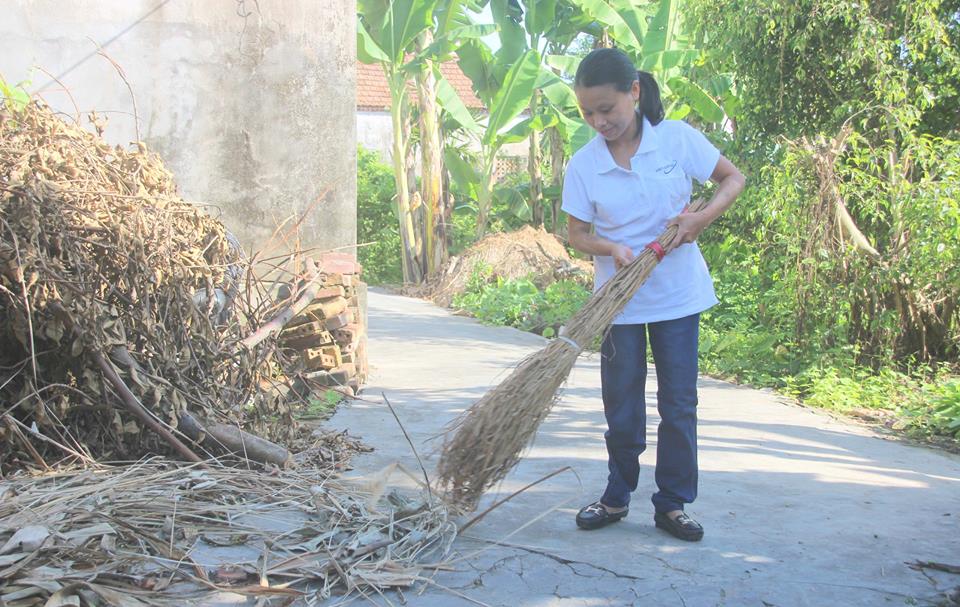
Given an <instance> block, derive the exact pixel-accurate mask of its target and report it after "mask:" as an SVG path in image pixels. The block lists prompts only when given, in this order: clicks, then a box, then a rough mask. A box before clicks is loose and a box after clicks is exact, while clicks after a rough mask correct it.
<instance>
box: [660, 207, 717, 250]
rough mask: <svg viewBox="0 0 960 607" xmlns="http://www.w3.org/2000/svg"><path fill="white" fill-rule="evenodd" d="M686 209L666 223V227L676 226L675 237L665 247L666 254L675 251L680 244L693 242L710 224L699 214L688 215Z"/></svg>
mask: <svg viewBox="0 0 960 607" xmlns="http://www.w3.org/2000/svg"><path fill="white" fill-rule="evenodd" d="M687 208H688V207H684V209H683V211H681V212H680V214H679V215H677V216H676V217H674V218H673V219H671V220H670V221H669V222H668V223H667V227H668V228H669V227H670V226H674V225H675V226H677V235H676V236H675V237H674V239H673V241H672V242H671V243H670V244H669V245H668V246H667V247H666V252H667V253H669V252H670V251H672V250H674V249H676V248H677V247H679V246H680V245H682V244H687V243H688V242H693V241H695V240H696V239H697V237H699V236H700V232H703V230H704V229H705V228H706V227H707V226H708V225H709V224H710V221H709V219H708V218H707V217H706V216H705V215H704V214H703V213H701V212H697V213H688V212H687Z"/></svg>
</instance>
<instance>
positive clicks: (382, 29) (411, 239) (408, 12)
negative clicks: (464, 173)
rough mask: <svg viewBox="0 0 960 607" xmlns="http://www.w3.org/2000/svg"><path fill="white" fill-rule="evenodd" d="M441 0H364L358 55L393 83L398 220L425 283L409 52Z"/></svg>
mask: <svg viewBox="0 0 960 607" xmlns="http://www.w3.org/2000/svg"><path fill="white" fill-rule="evenodd" d="M435 5H436V0H358V2H357V9H358V11H359V15H358V17H359V18H358V21H357V56H358V57H359V59H360V60H361V61H363V62H364V63H377V64H379V65H380V66H381V67H382V68H383V73H384V75H385V76H386V79H387V84H388V86H389V88H390V119H391V124H392V127H393V146H392V152H393V177H394V181H395V183H396V189H397V199H396V200H397V220H398V223H399V226H400V242H401V246H402V248H403V250H402V260H403V280H404V282H407V283H411V282H412V283H419V282H421V281H422V280H423V278H424V275H425V271H426V268H427V264H426V263H425V262H426V259H425V254H424V251H423V248H422V243H423V239H418V238H417V232H416V229H415V228H414V221H413V213H412V209H411V206H410V191H409V180H408V178H407V171H406V166H405V159H406V157H407V153H408V152H409V146H410V137H409V128H410V127H409V108H410V102H409V99H408V97H407V83H408V81H409V77H408V73H407V71H406V70H404V66H405V64H406V61H405V57H406V54H407V53H408V52H410V51H412V50H413V49H414V43H415V41H416V40H417V38H418V36H420V34H421V33H422V32H423V31H424V30H426V29H427V28H429V27H430V26H431V23H432V15H433V9H434V7H435Z"/></svg>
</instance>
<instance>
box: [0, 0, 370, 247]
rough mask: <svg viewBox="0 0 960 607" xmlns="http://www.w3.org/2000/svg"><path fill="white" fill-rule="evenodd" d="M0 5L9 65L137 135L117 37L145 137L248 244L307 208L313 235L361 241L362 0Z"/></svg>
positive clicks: (102, 0) (193, 194) (323, 242)
mask: <svg viewBox="0 0 960 607" xmlns="http://www.w3.org/2000/svg"><path fill="white" fill-rule="evenodd" d="M157 7H159V8H157ZM238 8H239V9H240V10H243V9H245V10H246V11H248V12H249V14H248V15H247V16H246V17H242V16H240V15H238ZM154 9H156V10H154ZM151 11H152V12H151ZM0 14H2V15H3V18H2V19H0V74H2V75H3V76H4V78H5V79H6V80H8V81H13V82H16V81H19V80H23V79H26V78H29V79H30V80H31V81H32V85H31V86H30V87H28V88H29V90H32V91H39V92H40V94H41V96H42V97H43V98H44V99H46V100H47V102H48V103H50V104H51V105H53V106H54V107H55V108H57V109H59V110H61V111H63V112H66V113H69V114H71V115H76V113H77V110H79V112H80V113H81V114H82V113H85V112H89V111H90V110H96V111H97V112H98V113H100V114H102V115H103V116H105V117H107V118H108V119H109V123H108V127H107V131H106V133H105V135H106V136H107V138H108V139H110V140H111V142H113V143H121V144H126V143H128V142H130V141H133V140H134V139H135V138H136V125H135V121H134V117H133V113H134V104H133V101H132V100H131V94H130V91H128V90H127V86H126V84H125V83H124V82H123V80H122V79H121V78H120V77H119V76H118V74H117V70H116V69H115V68H114V67H113V66H112V65H111V64H110V63H109V62H108V61H107V60H106V59H104V58H103V57H100V56H97V55H96V54H95V50H96V46H95V44H94V42H93V41H96V42H97V43H99V44H101V45H104V47H105V48H104V50H105V52H106V53H107V54H108V55H109V56H110V57H111V58H112V59H113V60H114V61H116V63H117V64H118V65H119V66H120V67H122V68H123V70H124V72H125V74H126V78H127V80H128V81H129V84H130V87H131V88H132V92H133V97H134V98H135V99H136V110H137V113H138V115H139V129H140V134H141V138H142V139H143V140H144V141H146V143H147V145H148V146H149V147H151V148H152V149H154V150H156V151H158V152H159V153H160V154H161V156H163V158H164V160H165V161H166V163H167V166H168V168H170V169H171V170H172V171H173V173H174V175H175V176H176V178H177V181H178V183H179V184H180V188H181V191H182V193H183V195H184V197H185V198H187V199H189V200H195V201H200V202H205V203H209V204H211V205H215V206H216V207H217V208H219V209H220V211H221V212H222V219H223V221H224V222H225V223H226V224H227V226H228V227H229V228H230V229H231V230H232V231H234V232H235V233H236V234H237V236H238V237H239V238H240V239H241V241H242V242H243V243H244V245H245V246H246V247H247V248H250V247H256V248H259V247H260V246H262V245H263V244H264V243H265V242H266V241H267V239H268V238H269V236H270V234H271V233H273V231H274V229H275V227H276V226H277V225H278V224H279V223H281V222H283V221H285V220H287V219H288V218H290V217H293V216H298V215H299V214H301V213H303V212H304V211H306V210H309V212H308V216H307V220H306V221H305V222H304V224H303V231H302V234H303V245H304V246H319V247H325V248H326V247H339V246H344V245H352V244H355V242H356V153H355V151H356V125H355V121H354V110H355V93H354V89H355V61H356V34H355V31H356V28H355V25H354V20H355V15H356V0H323V1H322V2H316V1H315V0H284V1H283V2H263V1H262V0H261V1H260V2H259V10H258V8H257V6H256V3H254V2H253V1H252V0H250V1H247V2H237V0H173V1H167V2H164V1H163V0H72V1H70V2H64V1H62V0H0ZM138 21H139V22H138ZM128 28H129V29H128ZM124 30H127V31H124ZM114 37H116V39H115V40H113V41H111V39H112V38H114ZM91 55H92V56H91ZM78 62H80V63H79V65H77V63H78ZM39 68H42V70H46V72H49V74H51V75H54V76H60V78H59V79H60V81H61V82H62V83H63V84H64V85H65V86H66V88H67V89H69V91H70V96H68V95H67V94H65V93H64V92H63V91H62V89H61V87H60V85H59V84H57V83H56V82H51V80H52V79H51V77H50V76H48V75H47V74H45V73H44V72H43V71H40V69H39ZM71 96H72V99H71ZM74 103H75V104H76V106H75V105H74ZM83 121H84V123H86V118H85V117H84V118H83ZM324 192H326V195H324ZM321 196H322V201H320V202H317V201H318V200H319V199H320V198H321ZM212 212H217V211H216V209H213V210H212Z"/></svg>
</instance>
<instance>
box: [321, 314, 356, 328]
mask: <svg viewBox="0 0 960 607" xmlns="http://www.w3.org/2000/svg"><path fill="white" fill-rule="evenodd" d="M351 322H353V312H352V311H351V310H345V311H344V312H343V313H342V314H337V315H336V316H333V317H331V318H328V319H327V320H326V321H325V322H324V326H325V327H326V328H327V330H328V331H334V330H336V329H339V328H341V327H345V326H347V325H348V324H350V323H351Z"/></svg>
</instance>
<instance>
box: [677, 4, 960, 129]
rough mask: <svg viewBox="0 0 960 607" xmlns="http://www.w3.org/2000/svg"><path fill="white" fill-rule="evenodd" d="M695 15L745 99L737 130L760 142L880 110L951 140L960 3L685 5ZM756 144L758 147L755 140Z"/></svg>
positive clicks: (958, 84) (959, 84)
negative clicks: (760, 136)
mask: <svg viewBox="0 0 960 607" xmlns="http://www.w3.org/2000/svg"><path fill="white" fill-rule="evenodd" d="M686 6H687V7H688V11H689V14H690V16H691V17H692V18H693V21H694V22H696V23H697V24H698V25H699V27H698V29H699V31H700V34H701V36H703V37H704V38H705V41H706V43H707V45H708V46H710V47H712V48H718V49H723V54H722V55H718V56H717V57H716V59H717V61H719V62H721V63H722V64H723V66H724V67H725V68H726V70H729V71H732V72H735V73H736V74H737V80H738V83H739V87H740V89H741V91H742V95H741V97H742V100H743V110H744V113H745V115H744V120H743V121H742V124H741V126H742V127H743V128H747V129H749V130H750V131H752V132H754V133H758V134H763V135H772V136H778V135H787V136H788V137H796V136H800V135H803V134H813V133H818V132H824V131H827V132H835V131H836V130H837V129H838V128H839V126H840V125H841V124H842V123H843V122H844V121H845V120H847V118H848V117H849V116H851V115H852V114H854V113H855V112H857V111H860V110H862V109H864V108H867V107H871V106H875V105H882V106H888V107H894V108H898V111H899V112H901V113H902V114H903V115H904V116H907V115H909V116H912V117H913V118H914V119H917V118H919V119H920V120H921V121H922V122H923V127H924V128H923V130H925V131H926V132H930V133H933V134H940V135H943V134H946V133H948V132H950V131H955V130H956V128H957V125H958V121H957V116H958V113H957V107H958V105H957V100H958V89H960V53H958V48H960V45H958V41H960V31H958V30H960V20H958V19H957V15H958V12H960V2H958V1H957V0H893V1H891V2H866V3H865V2H861V1H860V0H831V1H830V2H827V3H824V2H819V1H818V0H798V1H797V2H782V1H781V0H750V1H749V2H745V1H744V0H720V1H719V2H718V1H716V0H688V1H687V3H686ZM758 143H762V140H759V141H758Z"/></svg>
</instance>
